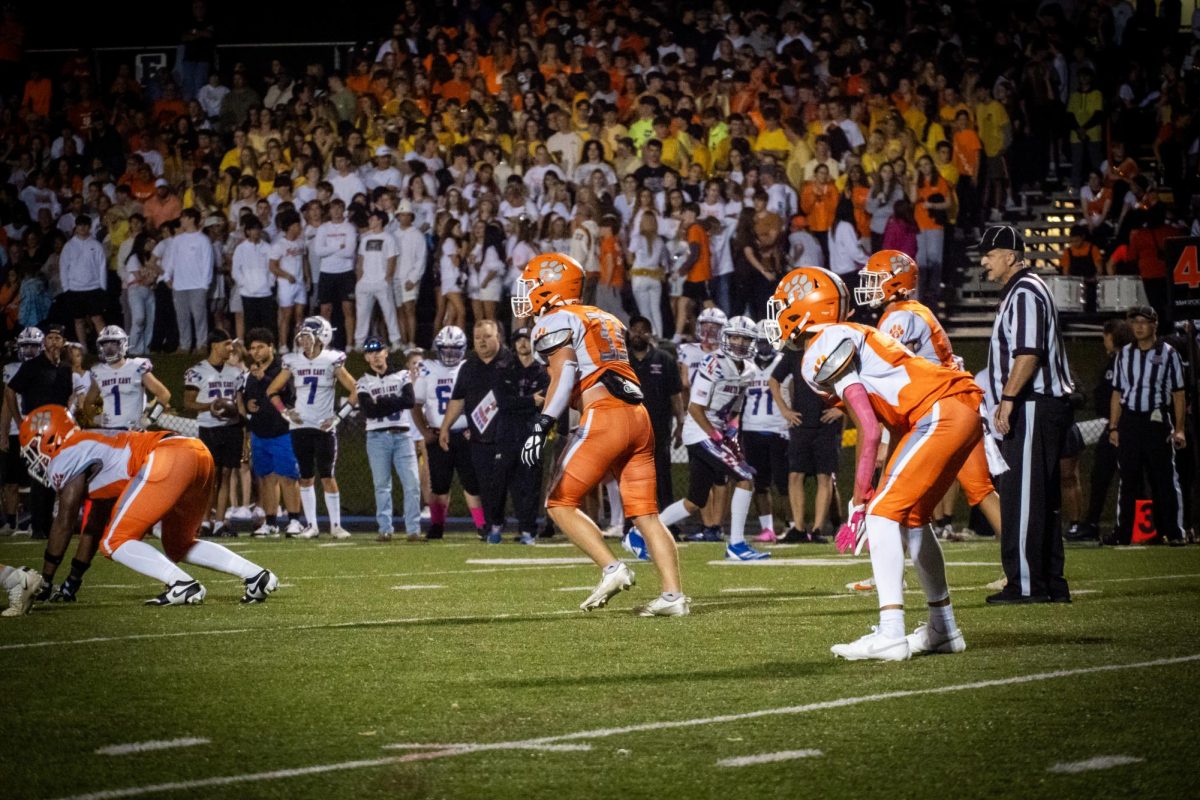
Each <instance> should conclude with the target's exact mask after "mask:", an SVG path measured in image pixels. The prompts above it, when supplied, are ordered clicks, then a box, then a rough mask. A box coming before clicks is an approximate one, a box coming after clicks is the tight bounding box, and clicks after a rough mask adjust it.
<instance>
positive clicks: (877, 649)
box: [829, 625, 912, 661]
mask: <svg viewBox="0 0 1200 800" xmlns="http://www.w3.org/2000/svg"><path fill="white" fill-rule="evenodd" d="M829 650H830V652H832V653H833V654H834V655H835V656H837V657H838V658H844V659H846V660H847V661H866V660H868V659H874V660H876V661H907V660H908V659H909V658H910V657H911V656H912V651H911V650H909V647H908V638H907V637H905V636H901V637H900V638H898V639H888V638H885V637H884V636H883V635H881V634H880V633H879V629H878V628H876V627H875V626H874V625H872V626H871V632H870V633H868V634H867V635H866V636H864V637H862V638H861V639H857V640H855V641H853V642H849V643H848V644H835V645H834V646H833V647H831V648H829Z"/></svg>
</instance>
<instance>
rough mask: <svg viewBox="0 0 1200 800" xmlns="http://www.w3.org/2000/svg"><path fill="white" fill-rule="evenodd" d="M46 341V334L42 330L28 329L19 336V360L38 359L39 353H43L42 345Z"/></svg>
mask: <svg viewBox="0 0 1200 800" xmlns="http://www.w3.org/2000/svg"><path fill="white" fill-rule="evenodd" d="M45 339H46V334H44V333H42V331H41V329H40V328H33V327H30V328H26V329H25V330H23V331H21V333H20V334H19V335H18V336H17V358H19V359H21V360H22V361H28V360H29V359H31V358H37V355H38V353H40V352H42V343H43V342H44V341H45Z"/></svg>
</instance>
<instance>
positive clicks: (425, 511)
mask: <svg viewBox="0 0 1200 800" xmlns="http://www.w3.org/2000/svg"><path fill="white" fill-rule="evenodd" d="M431 519H433V512H431V511H430V510H429V506H421V522H429V520H431Z"/></svg>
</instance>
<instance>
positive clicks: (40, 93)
mask: <svg viewBox="0 0 1200 800" xmlns="http://www.w3.org/2000/svg"><path fill="white" fill-rule="evenodd" d="M53 93H54V84H52V83H51V82H50V79H49V78H41V79H40V80H36V81H35V80H32V79H30V80H27V81H25V96H24V97H23V98H22V100H21V108H28V109H29V110H30V111H32V112H33V113H34V114H37V115H38V116H39V117H48V116H50V98H51V96H52V95H53Z"/></svg>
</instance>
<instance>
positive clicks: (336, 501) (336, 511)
mask: <svg viewBox="0 0 1200 800" xmlns="http://www.w3.org/2000/svg"><path fill="white" fill-rule="evenodd" d="M313 499H314V500H315V499H316V498H313ZM314 505H315V503H314ZM325 512H326V513H327V514H329V527H330V528H340V527H342V495H341V494H340V493H338V492H326V493H325Z"/></svg>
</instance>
